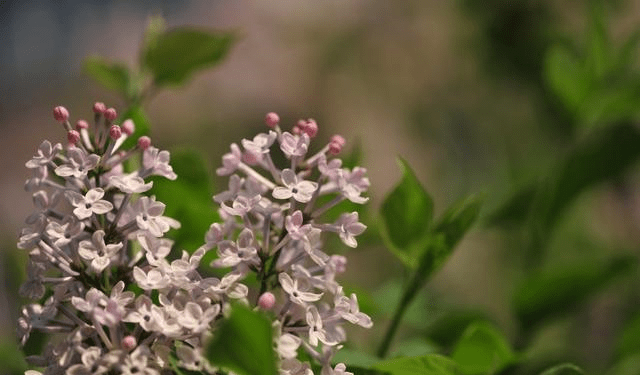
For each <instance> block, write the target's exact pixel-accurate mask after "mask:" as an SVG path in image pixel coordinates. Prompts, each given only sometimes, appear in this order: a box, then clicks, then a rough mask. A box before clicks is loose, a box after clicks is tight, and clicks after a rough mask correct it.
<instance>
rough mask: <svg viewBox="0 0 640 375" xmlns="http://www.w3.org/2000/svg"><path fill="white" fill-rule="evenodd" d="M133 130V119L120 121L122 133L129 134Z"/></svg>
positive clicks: (134, 128)
mask: <svg viewBox="0 0 640 375" xmlns="http://www.w3.org/2000/svg"><path fill="white" fill-rule="evenodd" d="M135 130H136V127H135V124H134V123H133V120H131V119H126V120H124V122H123V123H122V131H123V132H124V134H126V135H131V134H133V132H134V131H135Z"/></svg>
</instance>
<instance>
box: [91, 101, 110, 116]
mask: <svg viewBox="0 0 640 375" xmlns="http://www.w3.org/2000/svg"><path fill="white" fill-rule="evenodd" d="M106 110H107V106H106V105H104V103H102V102H96V103H95V104H94V105H93V112H94V113H99V114H103V113H104V111H106Z"/></svg>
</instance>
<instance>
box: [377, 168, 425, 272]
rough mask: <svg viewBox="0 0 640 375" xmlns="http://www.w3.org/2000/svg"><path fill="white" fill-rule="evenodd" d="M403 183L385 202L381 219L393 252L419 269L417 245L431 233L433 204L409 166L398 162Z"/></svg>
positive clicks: (407, 263) (406, 262) (408, 264)
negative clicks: (416, 264)
mask: <svg viewBox="0 0 640 375" xmlns="http://www.w3.org/2000/svg"><path fill="white" fill-rule="evenodd" d="M398 163H399V165H400V169H401V170H402V174H403V176H402V180H401V181H400V183H399V184H398V185H397V186H396V187H395V188H394V189H393V191H391V193H389V194H388V195H387V196H386V198H385V199H384V202H382V207H381V215H382V220H383V222H384V228H385V230H386V234H387V235H388V239H389V241H390V242H391V245H392V246H391V250H392V251H393V252H394V254H395V255H396V256H398V258H400V260H402V262H404V263H405V264H406V265H407V266H410V267H415V262H416V255H417V254H415V245H416V244H417V243H419V242H420V241H422V240H423V239H424V238H425V237H426V234H427V233H428V231H429V225H430V224H431V220H432V216H433V201H432V199H431V197H430V196H429V194H428V193H427V192H426V191H425V190H424V188H423V187H422V185H421V184H420V181H418V179H417V178H416V176H415V174H414V173H413V171H412V170H411V167H410V166H409V164H407V162H406V161H404V160H403V159H400V158H399V159H398Z"/></svg>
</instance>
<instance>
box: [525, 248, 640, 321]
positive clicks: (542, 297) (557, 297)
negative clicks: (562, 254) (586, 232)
mask: <svg viewBox="0 0 640 375" xmlns="http://www.w3.org/2000/svg"><path fill="white" fill-rule="evenodd" d="M636 263H637V261H636V259H635V257H633V256H618V257H615V258H612V259H609V260H606V261H602V260H591V261H581V262H578V263H573V264H571V265H568V266H564V267H558V268H557V269H553V270H550V271H547V272H544V273H540V274H538V275H534V276H532V277H530V278H529V279H527V280H525V281H524V282H523V283H522V284H521V285H520V287H519V288H518V289H517V290H516V293H515V295H514V300H513V303H514V308H515V312H516V315H517V316H518V318H519V320H520V323H521V325H522V326H523V327H532V326H534V325H536V324H537V323H539V322H541V321H544V320H546V319H549V318H552V317H555V316H557V315H561V314H563V313H566V312H567V311H569V310H571V309H573V308H575V307H576V305H578V304H579V303H581V302H583V301H584V300H585V299H586V298H587V297H589V296H590V295H592V294H593V293H594V292H596V291H598V290H600V289H601V288H602V287H603V286H604V285H606V283H608V282H610V281H611V280H612V279H614V278H615V277H617V276H620V275H622V274H625V273H627V272H629V271H630V270H632V269H634V268H635V266H636Z"/></svg>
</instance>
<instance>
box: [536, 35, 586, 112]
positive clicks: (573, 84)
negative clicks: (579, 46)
mask: <svg viewBox="0 0 640 375" xmlns="http://www.w3.org/2000/svg"><path fill="white" fill-rule="evenodd" d="M544 78H545V80H546V82H547V84H548V85H549V87H550V88H551V90H552V91H553V92H554V93H555V94H556V95H557V96H558V98H560V100H562V102H563V104H564V105H565V107H566V108H567V109H568V110H569V111H571V112H572V113H574V112H575V111H576V110H577V108H578V106H579V105H580V103H581V102H582V100H583V99H584V98H585V97H586V95H587V93H588V92H589V87H590V86H591V77H590V76H589V75H588V73H587V72H586V71H585V68H584V66H583V62H582V61H580V60H579V59H578V57H576V56H575V55H574V54H573V53H572V52H571V51H570V50H569V49H568V48H566V47H565V46H562V45H556V46H553V47H551V48H550V49H549V51H548V52H547V54H546V56H545V61H544Z"/></svg>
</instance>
